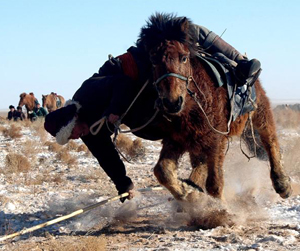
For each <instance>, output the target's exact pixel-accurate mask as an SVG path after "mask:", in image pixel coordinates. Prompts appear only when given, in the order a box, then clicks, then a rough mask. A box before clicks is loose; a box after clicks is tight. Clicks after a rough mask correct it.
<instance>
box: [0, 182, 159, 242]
mask: <svg viewBox="0 0 300 251" xmlns="http://www.w3.org/2000/svg"><path fill="white" fill-rule="evenodd" d="M162 189H163V188H162V187H148V188H142V189H139V190H138V191H139V192H147V191H158V190H162ZM128 195H129V193H127V192H126V193H122V194H120V195H118V196H115V197H111V198H108V199H106V200H103V201H100V202H98V203H96V204H93V205H90V206H87V207H85V208H82V209H79V210H76V211H74V212H72V213H70V214H67V215H63V216H60V217H58V218H56V219H53V220H50V221H47V222H45V223H42V224H39V225H36V226H33V227H31V228H26V229H23V230H21V231H19V232H16V233H13V234H9V235H5V236H3V237H1V238H0V241H5V240H7V239H11V238H14V237H17V236H20V235H23V234H27V233H30V232H33V231H35V230H38V229H41V228H44V227H47V226H50V225H53V224H55V223H58V222H60V221H63V220H67V219H70V218H72V217H75V216H77V215H79V214H82V213H85V212H87V211H90V210H92V209H94V208H96V207H99V206H101V205H104V204H106V203H109V202H113V201H115V200H118V199H121V198H124V197H127V196H128Z"/></svg>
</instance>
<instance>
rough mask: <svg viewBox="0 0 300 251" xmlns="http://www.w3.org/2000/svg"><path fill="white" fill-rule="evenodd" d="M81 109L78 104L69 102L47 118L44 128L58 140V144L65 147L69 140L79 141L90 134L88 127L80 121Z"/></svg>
mask: <svg viewBox="0 0 300 251" xmlns="http://www.w3.org/2000/svg"><path fill="white" fill-rule="evenodd" d="M80 108H81V105H80V104H79V103H78V102H76V101H72V100H69V101H67V102H66V105H65V106H64V107H63V108H60V109H57V110H55V111H53V112H50V113H49V114H48V115H47V116H46V118H45V123H44V127H45V129H46V131H47V132H49V133H50V134H51V135H52V136H54V137H55V138H56V141H57V143H58V144H60V145H64V144H66V143H68V141H69V139H78V138H79V137H81V136H85V135H87V134H88V133H89V128H88V127H87V125H86V124H85V123H83V122H81V121H79V119H78V111H79V109H80ZM83 125H85V126H83Z"/></svg>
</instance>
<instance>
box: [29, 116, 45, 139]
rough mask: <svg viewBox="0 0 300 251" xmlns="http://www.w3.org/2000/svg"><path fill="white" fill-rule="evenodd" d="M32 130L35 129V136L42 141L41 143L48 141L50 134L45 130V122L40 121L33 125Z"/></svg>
mask: <svg viewBox="0 0 300 251" xmlns="http://www.w3.org/2000/svg"><path fill="white" fill-rule="evenodd" d="M31 128H32V129H33V132H34V135H36V136H38V137H39V138H40V139H41V142H45V141H46V139H47V135H48V133H47V131H46V130H45V128H44V120H41V119H38V120H37V121H35V122H33V123H31Z"/></svg>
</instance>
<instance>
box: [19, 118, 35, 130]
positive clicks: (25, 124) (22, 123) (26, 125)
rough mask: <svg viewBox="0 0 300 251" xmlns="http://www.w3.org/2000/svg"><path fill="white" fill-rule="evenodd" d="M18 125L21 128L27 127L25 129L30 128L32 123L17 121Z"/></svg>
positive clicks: (27, 120)
mask: <svg viewBox="0 0 300 251" xmlns="http://www.w3.org/2000/svg"><path fill="white" fill-rule="evenodd" d="M18 123H20V125H21V126H24V127H27V128H29V127H31V126H32V122H31V121H30V120H29V119H25V120H22V121H19V122H18Z"/></svg>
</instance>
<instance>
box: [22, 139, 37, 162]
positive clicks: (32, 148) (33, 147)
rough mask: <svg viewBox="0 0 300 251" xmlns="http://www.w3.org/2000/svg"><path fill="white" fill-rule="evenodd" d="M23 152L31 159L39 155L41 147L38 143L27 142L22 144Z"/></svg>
mask: <svg viewBox="0 0 300 251" xmlns="http://www.w3.org/2000/svg"><path fill="white" fill-rule="evenodd" d="M21 152H22V153H23V154H24V155H25V156H26V157H28V158H31V157H33V156H35V155H36V154H38V153H39V145H38V144H37V142H36V141H33V140H26V141H25V142H24V143H23V144H22V148H21Z"/></svg>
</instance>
